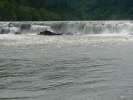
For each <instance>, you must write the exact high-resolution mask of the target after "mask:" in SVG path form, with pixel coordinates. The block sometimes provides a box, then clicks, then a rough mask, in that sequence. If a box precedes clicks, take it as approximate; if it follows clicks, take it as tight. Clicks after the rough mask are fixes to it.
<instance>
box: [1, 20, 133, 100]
mask: <svg viewBox="0 0 133 100" xmlns="http://www.w3.org/2000/svg"><path fill="white" fill-rule="evenodd" d="M11 23H12V24H11ZM0 28H1V29H0V30H1V33H2V29H3V28H4V29H9V31H8V30H6V31H7V32H8V34H0V100H133V85H132V84H133V80H132V79H133V72H132V69H133V62H132V59H133V56H132V53H133V36H132V35H131V34H129V32H132V21H100V22H98V21H93V22H88V21H84V22H1V23H0ZM44 30H51V31H54V32H58V33H61V32H66V34H67V33H68V31H69V32H76V33H77V34H78V35H75V34H74V35H62V36H42V35H36V34H37V33H39V32H41V31H44ZM16 31H19V32H21V34H20V35H15V34H14V32H16ZM4 32H5V31H4Z"/></svg>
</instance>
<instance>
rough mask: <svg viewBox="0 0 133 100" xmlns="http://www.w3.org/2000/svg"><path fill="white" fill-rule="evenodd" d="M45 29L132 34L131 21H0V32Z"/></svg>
mask: <svg viewBox="0 0 133 100" xmlns="http://www.w3.org/2000/svg"><path fill="white" fill-rule="evenodd" d="M45 30H49V31H51V32H54V33H62V34H66V35H74V34H77V35H79V34H83V35H97V34H99V35H101V34H118V35H121V34H124V35H129V34H131V35H132V34H133V21H44V22H32V21H31V22H0V34H13V33H16V32H20V33H21V34H27V33H28V34H39V33H40V32H43V31H45Z"/></svg>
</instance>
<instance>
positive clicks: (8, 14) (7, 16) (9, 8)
mask: <svg viewBox="0 0 133 100" xmlns="http://www.w3.org/2000/svg"><path fill="white" fill-rule="evenodd" d="M0 18H1V20H2V21H5V20H16V14H15V5H14V4H12V3H9V2H7V1H2V2H0Z"/></svg>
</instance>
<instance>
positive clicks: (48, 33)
mask: <svg viewBox="0 0 133 100" xmlns="http://www.w3.org/2000/svg"><path fill="white" fill-rule="evenodd" d="M39 35H63V34H61V33H54V32H51V31H48V30H45V31H43V32H40V34H39Z"/></svg>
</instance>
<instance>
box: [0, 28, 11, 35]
mask: <svg viewBox="0 0 133 100" xmlns="http://www.w3.org/2000/svg"><path fill="white" fill-rule="evenodd" d="M8 33H10V29H9V28H2V29H1V32H0V34H8Z"/></svg>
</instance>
